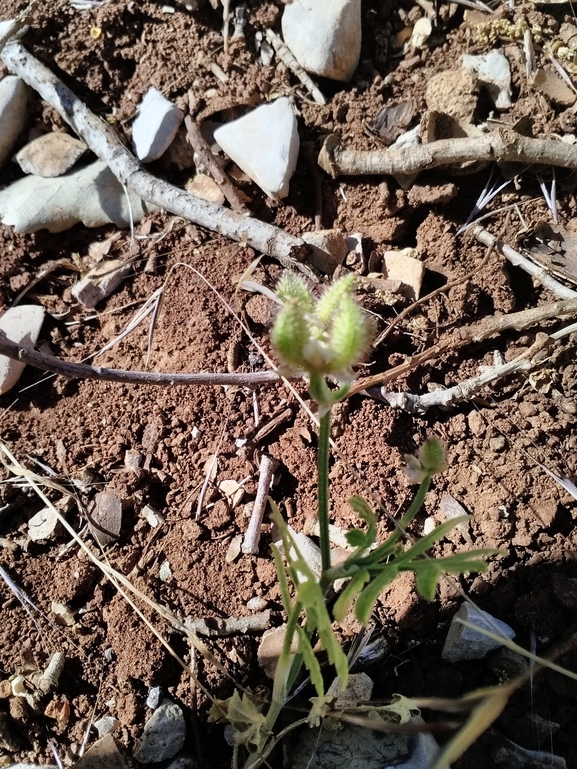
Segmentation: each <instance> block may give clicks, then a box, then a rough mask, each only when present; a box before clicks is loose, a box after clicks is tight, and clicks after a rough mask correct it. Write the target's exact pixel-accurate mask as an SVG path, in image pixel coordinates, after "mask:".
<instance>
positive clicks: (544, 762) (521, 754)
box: [493, 740, 567, 769]
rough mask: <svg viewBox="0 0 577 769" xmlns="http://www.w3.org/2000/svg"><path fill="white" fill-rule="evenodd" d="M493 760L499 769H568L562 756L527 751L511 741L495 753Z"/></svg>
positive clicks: (538, 751)
mask: <svg viewBox="0 0 577 769" xmlns="http://www.w3.org/2000/svg"><path fill="white" fill-rule="evenodd" d="M493 760H494V762H495V765H496V766H497V767H499V769H567V763H566V761H565V759H564V758H561V756H555V755H553V753H548V752H546V751H544V750H527V748H522V747H521V746H520V745H516V744H515V743H514V742H510V741H509V740H507V742H506V744H504V745H500V746H499V747H498V748H497V749H496V750H495V751H494V752H493Z"/></svg>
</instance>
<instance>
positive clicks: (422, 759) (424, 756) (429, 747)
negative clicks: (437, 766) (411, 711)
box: [385, 716, 439, 769]
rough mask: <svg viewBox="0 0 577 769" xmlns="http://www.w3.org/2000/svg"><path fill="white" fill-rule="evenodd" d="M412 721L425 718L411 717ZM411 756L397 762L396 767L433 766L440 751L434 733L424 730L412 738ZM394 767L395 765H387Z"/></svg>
mask: <svg viewBox="0 0 577 769" xmlns="http://www.w3.org/2000/svg"><path fill="white" fill-rule="evenodd" d="M411 723H422V724H424V723H425V722H424V720H423V719H422V718H421V717H420V716H417V717H416V718H412V719H411ZM409 750H410V753H409V757H408V758H407V759H405V761H403V762H402V763H401V764H395V769H424V767H429V766H432V765H433V763H434V761H435V759H436V758H437V755H438V753H439V744H438V743H437V740H436V739H435V738H434V737H433V735H432V734H427V733H426V732H422V733H420V734H416V735H415V736H414V737H412V738H411V741H410V743H409ZM385 769H393V767H388V766H387V767H385Z"/></svg>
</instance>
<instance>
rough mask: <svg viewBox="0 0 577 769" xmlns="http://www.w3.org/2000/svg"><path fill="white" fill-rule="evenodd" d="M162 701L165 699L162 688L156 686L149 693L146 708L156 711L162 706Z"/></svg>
mask: <svg viewBox="0 0 577 769" xmlns="http://www.w3.org/2000/svg"><path fill="white" fill-rule="evenodd" d="M162 699H163V694H162V686H154V687H153V688H152V689H151V690H150V691H149V692H148V697H147V698H146V707H147V708H152V709H153V710H154V709H155V708H157V707H158V706H159V705H160V703H161V702H162Z"/></svg>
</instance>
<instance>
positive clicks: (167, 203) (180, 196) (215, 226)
mask: <svg viewBox="0 0 577 769" xmlns="http://www.w3.org/2000/svg"><path fill="white" fill-rule="evenodd" d="M2 60H3V61H4V64H6V66H7V67H8V69H9V70H10V72H13V73H14V74H16V75H18V76H19V77H20V78H22V80H24V82H25V83H27V84H28V85H29V86H31V87H32V88H34V90H35V91H37V92H38V93H39V94H40V96H41V97H42V98H43V99H44V100H45V101H46V102H47V103H48V104H50V106H52V107H54V109H55V110H57V112H58V113H59V114H60V115H61V116H62V118H63V119H64V120H65V121H66V122H67V123H68V125H69V126H70V127H71V128H72V129H73V130H74V131H75V132H76V133H77V134H78V136H80V137H81V138H82V139H83V140H84V142H85V143H86V144H87V145H88V147H89V148H90V149H91V150H92V152H94V153H95V154H96V155H97V156H98V157H99V158H101V159H102V160H103V161H104V162H105V163H106V164H107V165H108V167H109V168H110V170H111V171H112V173H113V174H114V175H115V176H116V178H117V179H118V181H119V182H120V183H121V184H125V185H127V186H129V187H130V188H131V189H132V190H134V192H135V193H136V194H137V195H138V196H139V197H141V198H143V199H144V200H147V201H148V202H150V203H153V204H154V205H157V206H159V207H160V208H164V209H165V210H167V211H170V212H171V213H173V214H176V216H182V217H183V218H184V219H188V220H189V221H191V222H194V223H195V224H198V225H200V226H201V227H205V228H206V229H208V230H211V231H213V232H218V233H220V234H221V235H224V236H225V237H227V238H231V240H236V241H237V242H239V243H244V244H247V245H249V246H252V247H253V248H254V249H256V250H257V251H261V252H262V253H264V254H268V255H269V256H272V257H274V258H275V259H278V261H279V262H280V263H281V264H282V265H283V267H288V268H291V269H297V270H300V271H301V272H304V273H305V274H306V275H308V276H309V277H310V278H311V279H312V280H314V281H315V282H316V276H315V275H314V273H313V271H312V270H311V268H310V267H308V265H306V264H303V263H302V262H303V261H304V260H305V259H306V257H307V255H308V253H309V246H308V245H307V244H306V243H305V242H304V241H303V240H301V239H300V238H296V237H294V236H293V235H289V233H287V232H285V231H284V230H281V229H280V228H278V227H274V226H273V225H272V224H267V223H266V222H261V221H259V220H258V219H253V218H251V217H248V216H246V217H245V216H241V215H239V214H237V213H235V212H234V211H230V210H229V209H228V208H223V207H222V206H217V205H216V204H215V203H210V202H209V201H207V200H202V199H201V198H198V197H195V196H194V195H190V194H189V193H188V192H185V191H184V190H181V189H179V188H178V187H174V186H173V185H172V184H168V183H167V182H165V181H162V180H161V179H157V178H156V177H155V176H153V175H152V174H150V173H149V172H148V171H146V170H144V169H143V168H142V166H141V164H140V163H139V162H138V160H137V159H136V158H135V157H134V155H133V154H132V153H131V152H130V151H129V150H128V149H127V148H126V147H125V146H124V144H123V143H122V141H121V140H120V138H119V137H118V135H117V134H116V132H115V130H114V129H113V128H112V126H111V125H109V124H108V123H106V122H105V121H104V120H101V119H100V118H99V117H97V116H96V115H95V114H94V113H93V112H91V111H90V110H89V109H88V107H86V106H85V105H84V104H83V103H82V102H81V101H80V99H78V98H77V97H76V96H75V94H74V93H73V92H72V91H71V90H70V89H69V88H68V87H67V86H65V85H64V83H63V82H62V81H61V80H59V78H57V77H56V75H54V74H53V73H52V72H51V71H50V70H49V69H48V68H47V67H45V66H44V64H42V63H41V62H40V61H38V59H36V58H35V57H34V56H32V54H30V53H29V52H28V51H27V50H26V49H25V48H24V46H23V45H22V44H21V43H20V42H18V41H17V40H10V41H9V42H8V43H7V44H6V46H5V48H4V50H3V52H2Z"/></svg>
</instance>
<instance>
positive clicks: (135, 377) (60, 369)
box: [0, 330, 281, 387]
mask: <svg viewBox="0 0 577 769" xmlns="http://www.w3.org/2000/svg"><path fill="white" fill-rule="evenodd" d="M0 355H5V356H6V357H7V358H12V359H13V360H19V361H22V362H23V363H27V364H28V365H29V366H34V368H39V369H42V370H43V371H51V372H52V373H53V374H61V375H62V376H65V377H67V378H69V379H99V380H103V381H106V382H126V383H131V384H148V385H160V386H163V387H174V386H176V385H236V386H237V387H256V386H258V385H263V384H270V383H272V382H280V381H281V378H280V377H279V376H278V374H276V373H275V372H274V371H262V372H257V373H252V374H163V373H157V372H154V371H125V370H123V369H114V368H103V367H101V366H88V365H87V364H85V363H67V362H66V361H63V360H59V359H58V358H55V357H52V356H51V355H43V354H42V353H40V352H36V350H31V349H29V348H27V347H21V346H20V345H18V344H16V343H15V342H11V341H10V340H9V339H8V338H7V336H6V334H5V333H4V331H1V330H0Z"/></svg>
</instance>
